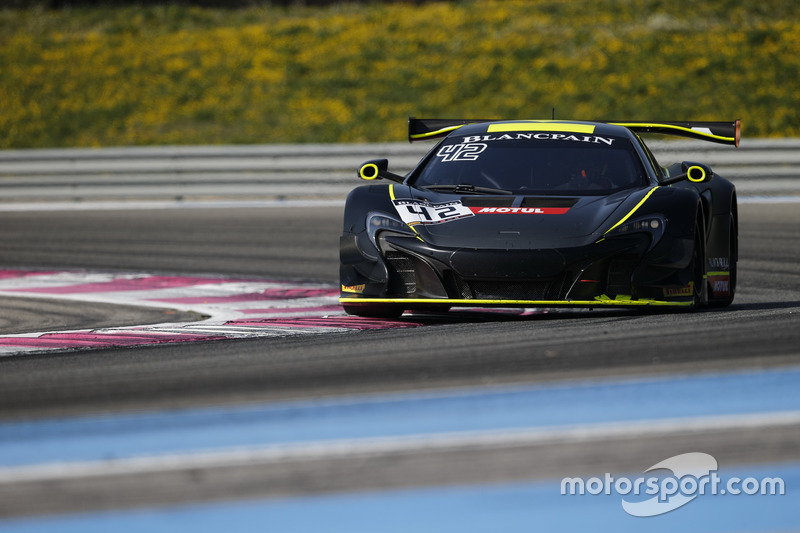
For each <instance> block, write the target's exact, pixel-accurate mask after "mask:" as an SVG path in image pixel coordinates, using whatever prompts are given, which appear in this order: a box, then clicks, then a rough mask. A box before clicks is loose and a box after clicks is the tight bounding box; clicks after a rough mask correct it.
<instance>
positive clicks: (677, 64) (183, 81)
mask: <svg viewBox="0 0 800 533" xmlns="http://www.w3.org/2000/svg"><path fill="white" fill-rule="evenodd" d="M798 80H800V3H797V2H794V1H777V0H762V1H760V2H747V1H745V0H741V1H734V0H720V1H716V2H701V3H698V2H695V1H694V0H671V1H667V0H606V1H599V2H598V1H597V0H574V1H570V2H562V1H556V0H534V1H513V0H506V1H464V2H432V3H426V4H422V5H413V4H396V3H393V4H379V3H367V4H361V3H359V4H347V3H342V4H337V5H334V6H330V7H302V6H293V7H270V6H262V7H249V8H241V9H209V8H196V7H194V8H193V7H186V6H177V5H162V6H151V7H124V8H121V7H118V8H111V7H106V8H102V7H98V8H74V9H64V10H44V9H41V8H35V7H33V8H28V9H5V10H2V11H0V148H29V147H56V146H115V145H148V144H231V143H278V142H379V141H398V140H403V139H404V138H405V121H406V119H407V117H408V116H409V115H416V116H438V117H462V116H463V117H481V118H483V117H489V118H492V117H499V118H506V117H507V118H549V117H550V114H551V110H552V108H555V112H556V116H557V117H559V118H564V119H573V118H574V119H592V118H600V119H602V118H606V119H637V120H638V119H641V120H650V119H664V120H690V119H693V120H728V119H734V118H742V119H743V122H744V135H745V136H750V137H782V136H800V91H798V90H797V83H798Z"/></svg>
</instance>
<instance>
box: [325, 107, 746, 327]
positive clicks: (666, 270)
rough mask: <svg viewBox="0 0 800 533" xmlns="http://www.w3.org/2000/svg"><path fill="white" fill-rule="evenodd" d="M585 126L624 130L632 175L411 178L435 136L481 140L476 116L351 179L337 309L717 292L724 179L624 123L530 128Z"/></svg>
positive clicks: (727, 283) (732, 232)
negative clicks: (550, 180)
mask: <svg viewBox="0 0 800 533" xmlns="http://www.w3.org/2000/svg"><path fill="white" fill-rule="evenodd" d="M491 124H497V123H490V125H491ZM500 124H501V125H502V124H503V123H500ZM518 124H519V123H514V124H512V126H510V128H511V129H513V127H515V125H518ZM538 124H539V123H535V124H534V125H533V126H531V128H533V131H537V130H536V128H538V127H539V125H538ZM526 125H527V123H526ZM587 125H588V126H591V128H592V131H593V134H596V135H598V136H600V135H605V136H608V138H611V137H613V138H615V139H627V140H629V141H630V143H631V146H632V147H633V148H632V151H633V152H634V153H635V157H636V158H637V160H638V163H637V164H640V165H641V169H642V170H641V172H640V177H637V178H636V179H638V180H640V181H636V182H635V183H630V184H626V185H622V186H619V187H615V186H613V185H611V186H609V188H610V190H608V191H594V190H589V191H580V192H573V191H569V190H564V191H561V190H552V191H544V190H532V191H531V192H530V193H529V192H528V190H527V187H523V188H522V190H507V191H506V190H502V191H493V190H490V189H488V188H487V189H486V192H484V189H482V188H480V187H475V186H473V185H471V184H470V185H463V184H454V185H452V186H444V185H443V186H442V187H443V188H445V187H450V188H451V189H452V190H446V191H441V190H436V189H438V188H439V187H440V185H439V184H437V183H436V182H435V181H434V182H433V184H432V185H430V184H429V185H427V186H420V185H419V183H420V182H421V180H422V179H423V178H424V172H426V168H428V167H429V166H430V165H431V161H432V160H436V161H437V162H438V161H442V160H443V159H444V157H447V155H448V154H450V153H452V151H453V150H449V151H448V150H445V148H447V146H445V148H440V147H442V146H444V144H443V143H446V142H447V141H448V139H451V138H452V137H453V136H461V137H462V138H464V139H470V140H471V139H481V138H483V139H489V142H491V141H493V140H494V139H493V138H489V136H487V135H486V134H485V132H486V131H487V124H486V123H481V124H468V125H465V126H462V127H460V128H457V129H455V130H454V132H453V133H450V135H449V136H448V138H446V139H445V140H443V141H442V142H441V143H440V144H439V145H437V146H436V147H434V149H433V150H431V152H430V153H429V154H428V155H427V156H426V157H425V158H423V160H422V161H421V163H420V165H419V166H418V167H417V168H416V169H415V170H413V171H412V172H410V173H409V174H408V175H406V176H403V177H398V176H394V175H390V179H392V180H393V181H395V183H391V184H375V185H365V186H362V187H358V188H356V189H355V190H353V191H352V192H351V193H350V195H349V197H348V199H347V203H346V207H345V214H344V227H343V234H342V237H341V242H340V259H341V267H340V279H341V290H342V292H341V303H342V305H343V306H344V308H345V310H346V311H348V312H351V313H353V314H360V315H367V316H391V315H397V314H399V313H402V312H403V311H404V310H410V309H434V310H443V309H446V308H449V307H451V306H474V307H481V306H515V307H555V306H578V307H595V306H597V307H599V306H625V307H640V306H674V307H695V306H697V305H703V304H707V303H708V304H715V305H727V304H729V303H730V302H731V301H732V299H733V294H734V291H735V270H736V267H735V265H736V260H737V250H736V232H737V221H736V194H735V188H734V187H733V185H732V184H731V183H730V182H728V181H727V180H724V179H723V178H721V177H719V176H714V175H713V173H712V171H711V170H710V169H709V168H708V167H706V166H704V165H694V166H692V165H689V164H684V165H681V164H677V165H675V166H673V167H670V168H669V169H664V168H661V167H660V166H658V164H657V163H656V162H655V158H654V157H653V156H652V154H650V152H649V150H647V148H646V146H645V145H644V143H642V142H641V140H640V139H639V137H638V136H637V135H636V134H635V133H633V132H631V131H630V130H629V129H627V128H625V127H621V126H615V125H607V124H593V123H558V126H557V127H556V128H554V127H553V126H552V124H549V123H548V124H547V125H546V126H545V127H543V129H544V131H548V132H552V131H553V130H554V129H556V130H557V131H561V130H563V131H564V132H565V135H566V134H569V132H570V131H571V130H572V129H574V130H575V131H581V132H585V131H588V130H587V127H588V126H587ZM506 129H508V128H506ZM504 131H505V130H504ZM526 131H527V130H526ZM576 135H577V134H576ZM581 135H583V133H581ZM542 137H544V135H542ZM584 138H588V137H587V136H586V135H584ZM452 142H453V141H452V140H451V143H452ZM584 142H588V141H584ZM473 144H474V143H473ZM484 144H486V143H484ZM456 146H457V147H459V149H460V147H463V146H464V143H462V144H458V145H456ZM442 154H445V156H443V155H442ZM435 158H438V159H435ZM486 159H488V158H486ZM379 163H380V162H379ZM378 166H381V165H377V166H376V170H375V174H379V172H380V169H379V168H378ZM689 166H691V167H692V168H699V169H702V170H703V172H702V179H698V177H697V176H694V177H693V179H692V180H690V179H685V178H681V176H680V175H678V174H680V172H681V171H685V170H686V168H687V167H689ZM464 167H465V168H470V167H469V166H468V165H464ZM450 168H453V167H448V170H449V169H450ZM637 172H638V167H637ZM484 175H485V173H484ZM676 175H677V178H676ZM362 176H363V172H362ZM421 176H422V177H421ZM379 177H380V176H379ZM690 177H691V176H690ZM570 192H572V194H570Z"/></svg>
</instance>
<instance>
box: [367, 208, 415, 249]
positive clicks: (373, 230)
mask: <svg viewBox="0 0 800 533" xmlns="http://www.w3.org/2000/svg"><path fill="white" fill-rule="evenodd" d="M381 231H391V232H392V233H399V234H402V235H409V236H411V237H416V236H417V234H416V232H414V230H412V229H411V228H409V227H408V225H406V223H405V222H401V221H399V220H397V219H396V218H392V217H390V216H388V215H385V214H383V213H370V214H369V215H367V235H369V240H370V241H372V244H374V245H375V248H377V249H379V250H380V246H379V245H378V233H380V232H381Z"/></svg>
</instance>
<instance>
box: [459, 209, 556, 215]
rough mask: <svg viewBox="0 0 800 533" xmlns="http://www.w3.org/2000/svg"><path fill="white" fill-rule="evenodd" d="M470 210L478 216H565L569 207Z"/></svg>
mask: <svg viewBox="0 0 800 533" xmlns="http://www.w3.org/2000/svg"><path fill="white" fill-rule="evenodd" d="M470 210H471V211H472V212H473V213H475V214H476V215H485V214H498V215H507V214H522V215H563V214H564V213H566V212H567V211H569V207H470Z"/></svg>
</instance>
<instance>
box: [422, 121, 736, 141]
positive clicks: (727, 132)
mask: <svg viewBox="0 0 800 533" xmlns="http://www.w3.org/2000/svg"><path fill="white" fill-rule="evenodd" d="M480 122H497V120H489V119H443V118H430V119H428V118H415V117H410V118H409V119H408V140H409V142H414V141H426V140H430V139H438V138H439V137H444V136H446V135H448V134H449V133H450V132H452V131H454V130H457V129H458V128H460V127H461V126H463V125H465V124H476V123H480ZM562 122H563V121H562ZM598 122H602V123H605V124H612V125H615V126H624V127H626V128H628V129H629V130H631V131H633V132H636V133H657V134H661V135H675V136H678V137H689V138H691V139H700V140H703V141H711V142H716V143H721V144H730V145H733V146H739V140H740V138H741V132H742V122H741V120H738V119H737V120H734V121H732V122H701V121H688V122H661V121H647V122H640V121H631V120H628V121H624V120H618V121H617V120H615V121H611V120H602V121H598Z"/></svg>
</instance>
